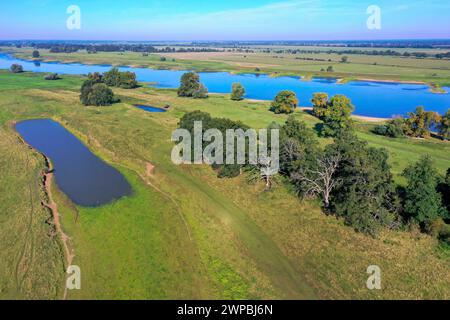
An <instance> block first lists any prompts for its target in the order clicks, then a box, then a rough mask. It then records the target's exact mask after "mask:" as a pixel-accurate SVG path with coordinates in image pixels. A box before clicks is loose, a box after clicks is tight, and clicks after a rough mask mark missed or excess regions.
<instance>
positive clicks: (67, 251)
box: [42, 154, 75, 300]
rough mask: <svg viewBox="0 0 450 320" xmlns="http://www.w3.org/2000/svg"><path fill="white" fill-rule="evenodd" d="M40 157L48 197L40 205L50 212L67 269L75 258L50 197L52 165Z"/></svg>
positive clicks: (54, 203) (65, 295)
mask: <svg viewBox="0 0 450 320" xmlns="http://www.w3.org/2000/svg"><path fill="white" fill-rule="evenodd" d="M42 156H43V157H44V159H45V162H46V165H47V170H46V171H45V172H44V175H43V178H44V188H45V192H46V194H47V197H48V203H45V202H42V205H43V206H45V207H47V208H48V209H50V211H51V212H52V216H53V223H54V226H55V229H56V233H57V234H59V236H60V238H61V241H62V244H63V247H64V252H65V256H66V263H67V267H68V266H71V265H72V262H73V259H74V258H75V253H74V252H73V250H72V249H71V247H70V245H69V242H70V237H69V236H68V235H67V234H66V233H65V232H64V230H63V229H62V226H61V216H60V214H59V212H58V205H57V204H56V202H55V201H54V200H53V196H52V181H53V165H52V163H51V161H50V160H49V159H48V158H47V157H46V156H45V155H44V154H42ZM63 299H64V300H66V299H67V286H65V288H64V297H63Z"/></svg>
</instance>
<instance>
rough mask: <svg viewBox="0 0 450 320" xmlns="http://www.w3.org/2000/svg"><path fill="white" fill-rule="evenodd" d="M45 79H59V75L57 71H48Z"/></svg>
mask: <svg viewBox="0 0 450 320" xmlns="http://www.w3.org/2000/svg"><path fill="white" fill-rule="evenodd" d="M44 79H45V80H50V81H54V80H61V77H60V76H59V75H58V74H57V73H50V74H48V75H46V76H45V77H44Z"/></svg>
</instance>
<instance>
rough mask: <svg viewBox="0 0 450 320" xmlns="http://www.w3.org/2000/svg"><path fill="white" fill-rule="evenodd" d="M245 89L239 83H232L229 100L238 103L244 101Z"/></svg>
mask: <svg viewBox="0 0 450 320" xmlns="http://www.w3.org/2000/svg"><path fill="white" fill-rule="evenodd" d="M244 95H245V89H244V87H243V86H242V84H240V83H239V82H236V83H233V87H232V91H231V100H235V101H240V100H242V99H244Z"/></svg>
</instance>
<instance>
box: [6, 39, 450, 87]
mask: <svg viewBox="0 0 450 320" xmlns="http://www.w3.org/2000/svg"><path fill="white" fill-rule="evenodd" d="M255 49H256V50H257V48H255ZM293 49H295V48H293ZM297 49H300V50H307V49H308V50H317V49H320V50H322V49H323V48H320V47H313V48H310V47H307V48H304V47H298V48H297ZM356 49H357V48H356ZM3 50H4V51H6V50H13V51H14V52H15V53H16V56H17V57H19V58H24V59H30V58H31V53H32V49H31V48H21V49H15V48H14V49H13V48H3ZM380 50H381V49H380ZM399 50H400V49H399ZM404 51H408V50H407V49H405V50H404ZM404 51H401V52H404ZM422 51H423V50H422ZM425 51H426V50H425ZM40 52H41V55H42V57H41V59H42V60H44V61H64V62H82V63H89V64H113V65H129V66H135V67H151V68H163V69H182V70H186V69H193V70H197V71H229V72H235V73H246V72H252V73H253V72H255V68H259V69H260V70H261V71H260V72H261V73H268V74H272V75H274V76H281V75H296V76H304V77H305V79H310V78H311V77H315V76H317V77H334V78H340V79H342V80H341V81H342V82H346V81H350V80H354V79H373V80H381V81H386V80H387V81H390V80H392V81H406V82H423V83H427V84H429V85H432V84H433V86H432V87H431V89H432V90H433V91H435V92H441V91H442V89H441V87H442V86H450V60H446V59H442V60H439V59H434V58H425V59H416V58H413V57H393V56H370V55H360V54H358V55H354V54H352V55H347V57H348V59H349V62H348V63H341V58H342V55H340V54H337V53H331V54H329V53H326V52H322V53H313V54H303V53H299V54H295V55H294V54H276V53H263V52H260V51H258V50H257V51H256V52H255V53H229V52H224V53H222V52H219V53H217V52H205V53H169V54H166V53H161V54H151V55H149V56H148V57H144V56H142V54H140V53H134V52H125V53H119V52H111V53H106V52H100V53H97V54H88V53H87V52H85V51H80V52H76V53H70V54H67V53H50V52H49V51H48V50H41V51H40ZM435 52H436V50H429V53H430V54H432V53H435ZM161 56H164V57H166V58H167V60H166V61H160V57H161ZM304 59H320V60H324V61H315V60H304ZM329 66H332V67H333V69H334V72H326V71H321V70H322V69H323V70H327V68H328V67H329Z"/></svg>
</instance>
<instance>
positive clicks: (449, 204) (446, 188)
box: [438, 168, 450, 214]
mask: <svg viewBox="0 0 450 320" xmlns="http://www.w3.org/2000/svg"><path fill="white" fill-rule="evenodd" d="M438 191H439V193H440V194H441V195H442V203H443V204H444V206H445V207H446V208H447V212H448V213H449V214H450V168H449V169H448V170H447V175H446V177H445V179H444V180H443V181H441V183H439V186H438Z"/></svg>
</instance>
